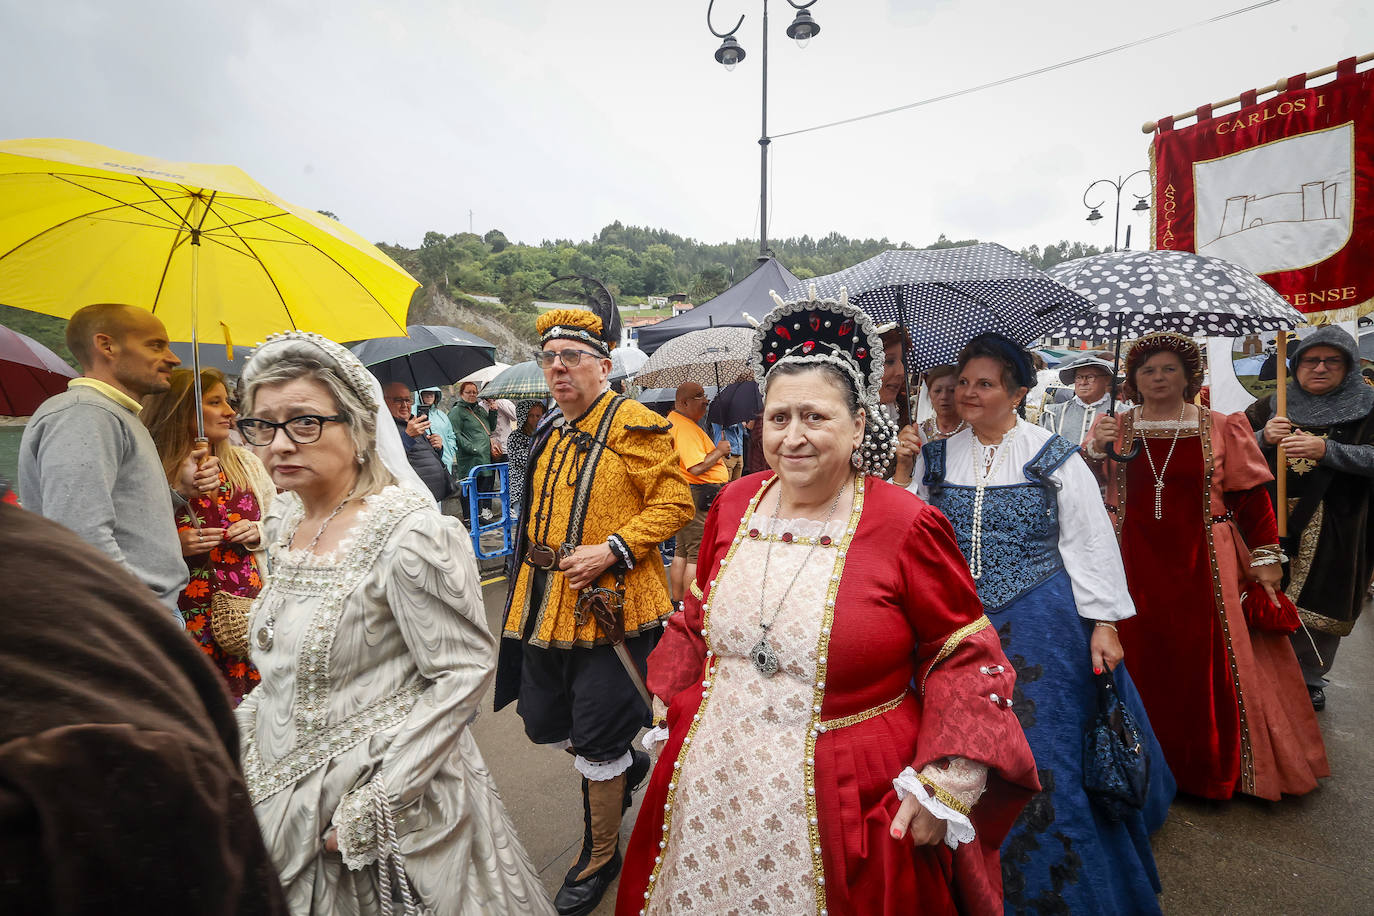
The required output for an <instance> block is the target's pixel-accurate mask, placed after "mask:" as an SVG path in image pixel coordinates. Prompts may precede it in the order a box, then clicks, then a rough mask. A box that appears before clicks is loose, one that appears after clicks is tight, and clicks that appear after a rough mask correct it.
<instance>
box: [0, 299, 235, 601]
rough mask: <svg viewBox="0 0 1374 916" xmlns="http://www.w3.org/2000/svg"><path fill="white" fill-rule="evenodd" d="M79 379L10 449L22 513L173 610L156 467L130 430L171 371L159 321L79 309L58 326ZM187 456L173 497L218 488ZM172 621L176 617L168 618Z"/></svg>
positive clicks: (128, 311)
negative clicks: (66, 535) (82, 544)
mask: <svg viewBox="0 0 1374 916" xmlns="http://www.w3.org/2000/svg"><path fill="white" fill-rule="evenodd" d="M67 347H68V348H69V349H70V350H71V351H72V354H73V355H75V356H76V358H77V361H78V362H80V364H81V370H82V376H81V377H80V378H76V379H73V380H72V381H71V383H70V384H69V386H68V388H67V390H66V391H64V392H63V393H61V394H58V395H54V396H53V397H51V398H49V399H48V400H46V401H44V402H43V404H42V406H40V407H39V408H38V411H37V412H36V413H35V414H34V415H33V418H32V419H31V420H29V423H28V425H27V426H25V428H24V437H23V439H22V440H21V442H20V444H19V492H20V494H21V496H22V498H23V500H24V505H25V507H26V508H28V509H30V510H32V511H34V512H37V513H38V514H40V515H43V516H46V517H47V518H50V519H52V520H53V521H55V522H58V523H59V524H62V525H65V526H66V527H67V528H70V529H71V530H72V531H74V532H76V533H77V534H78V535H80V536H81V538H82V539H83V540H85V541H86V542H87V543H88V544H90V545H91V546H93V547H95V548H96V549H97V550H100V551H103V552H104V553H105V554H107V555H108V556H109V557H111V558H112V559H113V560H114V561H115V562H117V563H120V564H121V565H123V566H124V567H125V568H126V569H128V570H129V572H131V573H132V574H133V575H134V578H136V579H138V581H140V582H142V583H143V584H145V585H147V586H148V587H149V588H151V589H152V590H153V592H154V594H155V595H156V596H157V598H158V599H159V600H160V601H161V602H162V603H163V604H165V605H166V606H167V607H169V608H171V609H173V611H175V609H176V603H177V597H178V596H179V595H180V593H181V590H182V589H183V588H185V587H186V582H187V579H188V575H187V568H186V563H185V561H184V560H183V559H182V554H181V541H180V538H179V537H178V535H177V527H176V521H175V518H174V516H173V512H172V499H173V491H172V490H171V489H169V488H168V485H167V478H166V476H165V475H164V473H163V470H162V460H161V459H160V458H159V457H158V453H157V447H156V446H155V445H154V444H153V438H152V436H151V435H149V433H148V430H147V428H145V427H144V425H143V424H142V423H141V422H139V419H138V414H139V411H140V410H141V409H142V405H141V404H140V403H139V399H140V398H142V397H143V396H144V395H148V394H153V393H155V392H161V391H166V390H167V389H168V388H169V387H170V385H171V375H172V370H173V369H174V368H176V366H177V365H178V364H179V363H180V360H179V359H177V357H176V355H175V354H174V353H172V351H171V349H170V348H169V346H168V340H167V330H166V329H165V328H164V327H163V325H162V322H161V321H159V320H158V319H157V318H155V317H154V316H153V315H151V314H150V313H148V312H146V311H144V310H143V309H138V308H134V307H133V306H128V305H113V304H102V305H88V306H86V307H85V308H83V309H81V310H80V311H78V312H77V313H76V314H75V315H73V316H72V318H71V321H70V322H68V324H67ZM207 454H208V449H206V448H204V447H202V448H199V449H197V451H196V453H194V454H193V455H192V456H191V458H189V459H187V461H186V462H185V464H184V465H183V467H182V473H181V475H180V479H179V480H178V481H177V492H178V493H179V495H180V496H181V497H183V498H189V497H191V496H194V495H195V494H196V493H198V492H209V491H210V490H212V489H213V488H214V487H215V486H217V485H218V482H219V460H218V459H216V458H213V457H209V458H207V457H206V455H207ZM178 620H180V616H178Z"/></svg>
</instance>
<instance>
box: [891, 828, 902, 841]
mask: <svg viewBox="0 0 1374 916" xmlns="http://www.w3.org/2000/svg"><path fill="white" fill-rule="evenodd" d="M892 838H893V839H894V840H900V839H901V838H902V831H900V830H898V829H897V828H896V827H893V828H892Z"/></svg>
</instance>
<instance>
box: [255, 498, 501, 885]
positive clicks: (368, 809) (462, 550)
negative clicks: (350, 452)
mask: <svg viewBox="0 0 1374 916" xmlns="http://www.w3.org/2000/svg"><path fill="white" fill-rule="evenodd" d="M402 525H404V526H406V527H405V529H404V530H403V531H401V532H399V534H398V535H396V536H395V539H394V541H393V543H392V545H391V546H390V549H389V550H387V551H386V552H385V554H384V555H385V556H388V557H389V565H390V574H389V577H388V579H387V580H386V583H385V594H386V601H387V604H388V605H389V606H390V608H391V613H392V616H393V617H394V618H395V620H396V625H397V626H398V627H399V628H400V631H401V637H402V638H403V639H404V640H405V643H406V646H407V647H408V648H409V649H410V654H411V656H412V658H413V659H414V660H415V666H416V667H417V668H418V669H419V672H420V675H421V676H422V677H423V678H424V681H425V683H426V684H427V687H426V689H425V691H424V692H423V693H422V694H421V695H420V697H419V699H417V700H416V702H415V705H414V707H413V708H412V709H411V711H410V714H409V715H408V716H407V717H406V719H405V721H404V722H403V723H402V724H401V726H400V729H399V730H398V731H397V732H396V734H395V737H394V738H393V739H392V741H391V745H390V746H389V747H388V748H387V750H386V753H385V754H384V755H383V756H382V761H381V764H380V766H379V767H378V770H377V772H376V773H375V774H374V776H373V779H372V781H371V782H368V783H367V784H365V785H363V786H360V787H359V788H357V789H354V790H353V791H351V792H349V793H347V794H346V795H345V796H344V797H343V800H342V801H341V802H340V803H339V807H338V810H337V811H336V812H335V813H334V818H333V824H334V826H335V827H336V828H337V829H338V839H339V852H340V853H341V854H342V855H343V859H344V863H345V864H346V865H348V867H349V868H354V869H357V868H362V867H363V866H365V865H367V864H368V863H370V862H373V861H375V860H377V859H378V858H379V853H378V848H377V846H378V844H377V837H378V830H379V827H385V825H379V824H377V823H376V819H375V815H376V812H378V811H379V810H380V811H385V812H395V811H397V810H398V809H400V808H403V807H405V806H407V805H409V804H411V803H412V802H414V801H415V800H416V799H418V798H419V797H420V796H421V795H422V794H423V793H424V791H425V789H426V787H427V786H428V784H429V781H430V780H431V779H432V778H433V777H434V775H435V774H436V773H437V772H438V771H439V769H440V767H442V766H443V764H444V761H446V760H447V759H448V758H449V757H450V756H451V755H452V754H453V753H454V751H455V749H456V747H457V745H458V738H459V735H461V734H462V730H463V729H465V728H467V727H468V724H469V723H470V722H471V721H472V720H473V719H474V718H475V717H476V715H477V708H478V704H479V703H480V701H481V699H482V697H483V696H484V695H485V693H486V691H487V688H488V687H490V686H491V680H492V678H493V677H494V675H495V662H496V639H495V637H494V636H492V633H491V630H490V629H488V627H487V623H486V612H485V609H484V607H483V604H482V587H481V583H480V581H479V579H478V574H477V563H476V560H475V559H474V558H473V554H472V544H471V541H470V539H469V538H468V536H467V532H466V531H465V530H464V529H463V528H462V526H461V525H460V524H459V522H458V521H457V519H452V518H447V517H445V516H442V515H440V514H439V513H438V512H437V511H435V510H431V509H420V510H418V511H416V512H413V513H412V514H411V515H410V516H408V517H407V518H406V520H405V521H403V522H402ZM249 696H252V694H251V693H250V694H249ZM383 793H384V798H383V797H382V795H383Z"/></svg>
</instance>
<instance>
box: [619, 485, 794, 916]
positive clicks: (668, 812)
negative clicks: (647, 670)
mask: <svg viewBox="0 0 1374 916" xmlns="http://www.w3.org/2000/svg"><path fill="white" fill-rule="evenodd" d="M774 480H777V478H776V477H770V478H769V479H767V480H765V481H764V482H763V483H762V484H761V485H760V486H759V489H758V492H757V493H755V494H754V498H753V499H751V500H750V501H749V508H747V509H746V510H745V511H744V517H743V518H741V519H740V523H739V528H738V529H737V530H736V531H735V537H734V540H732V541H731V542H730V549H729V550H727V551H726V552H725V559H723V560H721V561H720V566H719V567H717V568H716V575H715V578H713V579H712V580H711V581H712V582H715V580H716V579H719V578H720V577H721V576H723V575H725V567H726V566H727V565H729V563H730V561H731V560H733V559H734V558H735V551H737V550H739V545H740V543H741V542H743V540H744V532H745V526H747V525H748V524H749V519H750V518H751V517H752V516H753V514H754V510H755V509H757V508H758V505H759V502H760V501H762V499H763V494H764V493H765V492H767V490H768V487H769V485H770V484H771V483H772V482H773V481H774ZM692 584H693V585H695V581H694V582H693V583H692ZM711 593H712V595H713V596H714V594H715V588H714V587H712V589H711ZM701 638H702V640H703V641H704V642H705V643H706V651H707V652H710V651H711V602H710V601H705V603H703V604H702V606H701ZM715 658H716V657H715V656H714V655H712V656H711V659H712V661H711V664H710V665H709V666H708V667H707V669H706V677H705V678H704V680H705V681H706V682H707V683H708V685H709V686H704V687H703V688H702V691H701V704H700V705H699V706H698V707H697V715H696V716H695V717H693V719H692V725H691V727H689V728H688V729H687V735H686V737H684V738H683V739H682V746H681V747H680V748H678V752H677V759H676V760H674V761H673V775H672V778H671V779H669V780H668V795H667V796H666V798H665V799H664V802H663V830H662V832H661V833H660V834H659V838H658V851H659V854H658V855H656V856H654V870H653V871H651V872H649V885H648V887H646V888H645V889H644V904H643V906H642V907H641V908H640V910H639V912H640V913H644V912H646V911H647V910H648V908H649V901H650V900H651V899H652V898H653V893H654V884H655V883H656V882H657V881H658V873H659V871H661V870H662V868H663V852H664V851H665V850H667V848H668V836H669V834H670V833H671V832H672V826H673V802H674V800H675V799H676V798H677V780H678V777H679V776H681V774H682V763H683V761H684V760H686V759H687V751H688V750H689V749H690V748H691V746H692V739H693V738H695V737H696V734H697V728H698V727H700V725H701V720H702V718H703V717H704V716H705V714H706V706H707V704H709V703H710V702H711V694H712V693H713V692H714V691H715V686H716V661H715Z"/></svg>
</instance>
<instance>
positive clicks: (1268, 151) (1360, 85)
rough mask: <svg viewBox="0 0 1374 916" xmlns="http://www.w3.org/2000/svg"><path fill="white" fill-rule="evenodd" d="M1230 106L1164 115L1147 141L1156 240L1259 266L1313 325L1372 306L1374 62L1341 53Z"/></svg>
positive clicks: (1157, 244)
mask: <svg viewBox="0 0 1374 916" xmlns="http://www.w3.org/2000/svg"><path fill="white" fill-rule="evenodd" d="M1249 96H1250V98H1248V99H1246V98H1244V96H1242V99H1243V102H1248V103H1249V104H1244V106H1243V107H1242V108H1241V109H1240V110H1239V111H1237V112H1235V113H1234V114H1225V115H1219V116H1215V117H1214V116H1212V113H1211V109H1210V106H1204V107H1203V108H1200V109H1198V119H1199V120H1198V122H1197V123H1196V124H1192V125H1189V126H1188V127H1183V128H1179V129H1176V130H1175V129H1171V121H1172V119H1166V120H1165V121H1164V122H1161V124H1160V131H1159V133H1157V134H1156V135H1155V139H1154V143H1153V144H1152V146H1151V153H1152V166H1153V169H1154V181H1155V208H1154V213H1155V247H1156V248H1171V249H1175V250H1182V251H1194V252H1197V253H1198V254H1205V255H1212V256H1214V257H1219V258H1223V259H1225V260H1227V261H1231V262H1233V263H1236V264H1239V265H1241V266H1242V267H1246V268H1248V269H1250V270H1252V271H1254V272H1255V273H1257V274H1259V275H1260V276H1261V277H1262V278H1263V279H1264V280H1265V281H1266V282H1268V283H1269V285H1270V286H1272V287H1274V289H1276V290H1278V292H1279V294H1280V295H1282V296H1283V297H1284V298H1285V299H1287V300H1288V301H1289V302H1290V303H1292V304H1293V305H1294V306H1295V307H1297V308H1298V310H1299V311H1302V312H1305V313H1307V314H1308V315H1309V316H1310V317H1309V320H1310V321H1312V322H1313V323H1326V322H1329V321H1344V320H1350V319H1352V318H1355V317H1357V316H1359V315H1363V314H1365V313H1367V312H1370V311H1374V196H1371V195H1374V70H1369V71H1366V72H1364V73H1357V72H1356V71H1355V59H1354V58H1351V59H1349V60H1346V61H1342V62H1341V64H1340V66H1339V67H1338V69H1337V77H1336V79H1335V80H1334V81H1333V82H1330V83H1326V84H1324V85H1321V86H1318V87H1316V88H1313V89H1308V88H1306V87H1305V77H1303V76H1298V77H1294V78H1293V79H1290V80H1289V81H1288V88H1287V89H1286V91H1284V92H1281V93H1279V94H1278V95H1276V96H1274V97H1273V98H1271V99H1268V100H1266V101H1264V102H1258V103H1257V102H1256V101H1255V94H1254V93H1253V92H1252V93H1249Z"/></svg>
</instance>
